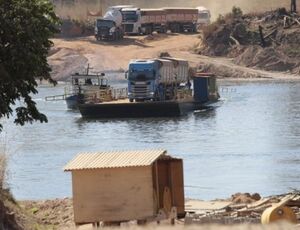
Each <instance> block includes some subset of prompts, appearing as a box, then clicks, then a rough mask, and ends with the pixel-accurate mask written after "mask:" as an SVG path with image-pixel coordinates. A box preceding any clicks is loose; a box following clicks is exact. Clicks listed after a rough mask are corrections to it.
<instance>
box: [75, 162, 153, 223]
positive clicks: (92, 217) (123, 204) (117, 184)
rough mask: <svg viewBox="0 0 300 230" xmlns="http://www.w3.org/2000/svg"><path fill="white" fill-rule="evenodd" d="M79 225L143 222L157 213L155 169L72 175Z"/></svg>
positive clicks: (91, 171) (131, 169)
mask: <svg viewBox="0 0 300 230" xmlns="http://www.w3.org/2000/svg"><path fill="white" fill-rule="evenodd" d="M72 181H73V205H74V220H75V223H78V224H80V223H91V222H98V221H125V220H139V219H141V220H142V219H145V218H147V217H151V216H153V214H154V207H153V185H152V170H151V166H147V167H128V168H113V169H95V170H78V171H73V172H72Z"/></svg>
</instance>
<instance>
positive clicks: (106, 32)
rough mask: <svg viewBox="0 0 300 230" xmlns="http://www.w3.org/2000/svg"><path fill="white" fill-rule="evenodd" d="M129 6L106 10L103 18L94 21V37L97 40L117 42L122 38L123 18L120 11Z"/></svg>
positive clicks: (112, 7) (113, 7)
mask: <svg viewBox="0 0 300 230" xmlns="http://www.w3.org/2000/svg"><path fill="white" fill-rule="evenodd" d="M126 7H132V6H131V5H119V6H111V7H109V8H108V9H107V11H106V13H105V14H104V16H103V18H99V19H97V20H96V25H95V37H96V39H97V40H103V39H107V40H118V39H121V38H122V37H123V34H124V31H123V28H122V20H123V16H122V13H121V10H122V9H123V8H126Z"/></svg>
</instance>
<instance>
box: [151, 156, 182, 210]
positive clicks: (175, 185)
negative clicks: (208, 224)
mask: <svg viewBox="0 0 300 230" xmlns="http://www.w3.org/2000/svg"><path fill="white" fill-rule="evenodd" d="M166 186H167V187H169V188H170V190H171V196H172V206H175V207H177V213H178V215H179V216H182V215H184V181H183V162H182V159H167V160H158V187H159V208H163V194H164V188H165V187H166ZM155 189H156V188H155Z"/></svg>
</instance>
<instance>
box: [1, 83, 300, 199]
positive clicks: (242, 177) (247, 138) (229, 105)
mask: <svg viewBox="0 0 300 230" xmlns="http://www.w3.org/2000/svg"><path fill="white" fill-rule="evenodd" d="M219 87H220V94H221V100H220V102H219V103H217V104H216V105H215V106H214V108H211V109H208V110H204V111H197V112H195V113H191V114H189V115H188V116H184V117H180V118H155V119H153V118H147V119H121V120H119V119H114V120H84V119H82V118H81V116H80V113H78V112H74V111H69V110H67V109H66V104H65V102H64V101H56V102H46V101H45V100H44V97H45V96H48V95H56V94H62V93H63V88H64V85H59V86H57V87H55V88H53V87H46V86H44V87H43V86H40V87H39V89H38V90H39V94H38V95H36V96H35V98H36V102H37V104H38V108H39V109H40V110H41V111H42V112H44V113H45V114H46V115H47V116H48V119H49V122H48V123H47V124H40V123H34V124H32V125H30V124H28V125H25V126H23V127H20V126H15V125H13V123H12V121H11V120H8V121H3V120H2V121H1V122H2V123H4V126H5V128H4V132H2V134H1V139H2V142H3V143H4V144H5V146H6V148H7V151H8V152H9V154H10V157H9V159H10V160H9V164H8V169H9V172H8V184H9V186H10V188H11V190H12V192H13V194H14V195H15V197H16V198H17V199H51V198H62V197H70V196H71V195H72V191H71V175H70V173H65V172H63V166H64V165H65V164H66V163H67V162H68V161H69V160H71V159H72V158H73V157H74V156H75V155H76V154H77V153H80V152H94V151H106V150H124V149H125V150H130V149H148V148H163V149H167V150H168V152H169V153H170V154H172V155H173V156H177V157H181V158H183V159H184V180H185V196H186V197H191V198H198V199H205V200H207V199H214V198H226V197H229V196H230V195H231V194H233V193H236V192H250V193H253V192H258V193H260V194H262V195H263V196H266V195H272V194H278V193H283V192H287V191H289V190H290V189H291V188H298V189H299V188H300V176H299V175H300V90H299V89H300V82H277V83H276V82H275V83H274V82H270V81H266V82H240V83H234V82H226V81H221V82H219Z"/></svg>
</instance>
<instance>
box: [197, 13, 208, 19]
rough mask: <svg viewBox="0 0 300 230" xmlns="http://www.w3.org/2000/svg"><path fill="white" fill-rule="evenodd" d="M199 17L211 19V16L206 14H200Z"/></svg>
mask: <svg viewBox="0 0 300 230" xmlns="http://www.w3.org/2000/svg"><path fill="white" fill-rule="evenodd" d="M198 17H199V18H201V19H207V18H209V15H208V13H206V12H202V13H199V16H198Z"/></svg>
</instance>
